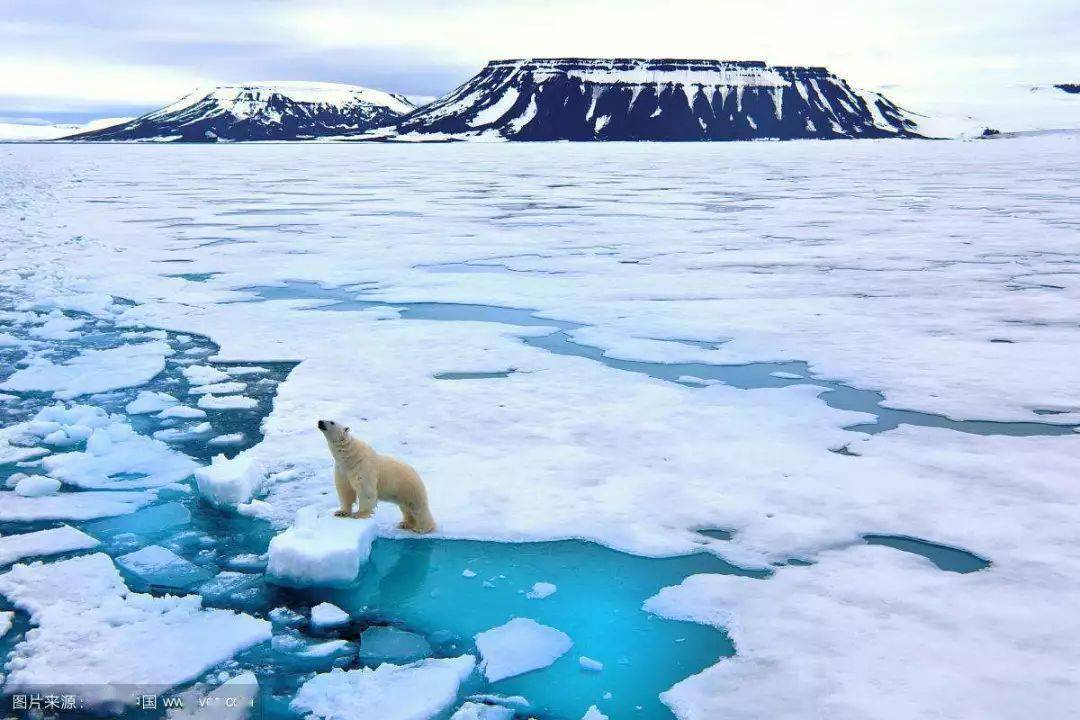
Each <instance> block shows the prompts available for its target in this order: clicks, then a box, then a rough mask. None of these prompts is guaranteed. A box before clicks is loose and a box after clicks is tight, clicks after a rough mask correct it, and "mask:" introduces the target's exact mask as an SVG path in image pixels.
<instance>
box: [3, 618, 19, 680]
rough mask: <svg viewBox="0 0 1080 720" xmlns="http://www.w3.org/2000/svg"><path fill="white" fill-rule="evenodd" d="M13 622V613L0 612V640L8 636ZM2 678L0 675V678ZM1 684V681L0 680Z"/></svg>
mask: <svg viewBox="0 0 1080 720" xmlns="http://www.w3.org/2000/svg"><path fill="white" fill-rule="evenodd" d="M14 621H15V613H13V612H11V611H10V610H9V611H5V612H0V638H2V637H4V636H5V635H7V634H8V630H10V629H11V626H12V624H13V623H14ZM2 677H3V676H2V675H0V678H2ZM0 682H2V680H0Z"/></svg>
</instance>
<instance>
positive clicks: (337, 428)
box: [315, 420, 349, 442]
mask: <svg viewBox="0 0 1080 720" xmlns="http://www.w3.org/2000/svg"><path fill="white" fill-rule="evenodd" d="M315 427H317V428H319V432H321V433H322V434H323V435H325V436H326V439H327V440H328V441H331V442H332V441H340V440H342V439H343V438H344V437H345V436H346V435H348V434H349V428H347V427H345V426H344V425H342V424H341V423H336V422H334V421H333V420H319V421H318V422H317V423H315Z"/></svg>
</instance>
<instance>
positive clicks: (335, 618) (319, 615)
mask: <svg viewBox="0 0 1080 720" xmlns="http://www.w3.org/2000/svg"><path fill="white" fill-rule="evenodd" d="M348 622H349V613H347V612H345V611H344V610H342V609H341V608H339V607H338V606H337V605H334V604H332V603H328V602H323V603H319V604H318V605H316V606H315V607H313V608H311V627H313V628H316V629H318V630H330V629H332V628H336V627H341V626H342V625H346V624H348Z"/></svg>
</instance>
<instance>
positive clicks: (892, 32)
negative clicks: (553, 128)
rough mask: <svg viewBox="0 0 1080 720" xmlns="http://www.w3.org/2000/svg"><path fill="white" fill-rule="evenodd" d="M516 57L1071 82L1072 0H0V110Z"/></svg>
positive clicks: (393, 81) (919, 78)
mask: <svg viewBox="0 0 1080 720" xmlns="http://www.w3.org/2000/svg"><path fill="white" fill-rule="evenodd" d="M523 56H545V57H550V56H578V57H582V56H584V57H608V56H624V57H626V56H629V57H695V58H696V57H702V58H720V59H758V60H765V61H767V62H770V63H776V64H808V65H826V66H828V67H829V68H830V69H831V70H833V71H834V72H836V73H838V74H840V75H842V76H844V77H846V78H847V79H848V80H850V81H851V82H853V83H855V84H857V85H861V86H866V87H888V86H895V85H905V86H910V85H917V86H921V87H926V88H933V87H940V86H949V85H955V84H964V83H980V84H985V83H1013V84H1016V83H1047V82H1067V81H1069V82H1080V0H1008V1H1005V0H963V1H961V0H903V1H902V0H863V1H862V2H845V1H842V0H824V1H821V0H819V1H818V2H808V1H806V0H756V2H748V1H747V0H739V1H738V2H727V1H726V0H703V1H701V2H679V0H668V1H666V2H635V0H618V1H608V0H567V1H563V0H549V1H547V2H531V1H530V2H526V1H523V0H501V1H499V2H490V1H488V0H475V1H472V2H469V1H462V2H443V1H440V0H406V1H403V2H383V1H382V0H374V1H370V2H341V1H339V2H332V1H324V0H312V1H310V2H294V1H290V0H191V1H187V0H170V1H168V2H146V1H144V0H124V1H123V2H120V1H116V2H113V1H112V0H96V1H91V0H0V121H2V120H5V119H8V120H10V119H21V120H30V119H33V118H40V119H49V120H84V119H88V118H91V117H101V116H114V115H131V114H138V113H141V112H144V111H146V110H148V109H151V108H154V107H157V106H159V105H162V104H164V103H167V102H170V101H172V100H175V99H176V98H178V97H180V96H181V95H184V94H186V93H187V92H190V91H191V90H192V89H194V88H195V87H199V86H204V85H214V84H219V83H223V82H237V81H245V80H322V81H333V82H347V83H355V84H358V85H366V86H369V87H375V88H379V89H383V90H390V91H395V92H400V93H404V94H406V95H411V96H434V95H440V94H442V93H445V92H447V91H449V90H451V89H452V88H454V87H455V86H457V85H459V84H460V83H462V82H464V81H465V80H466V79H468V77H469V76H471V75H472V74H473V73H475V72H476V71H477V70H478V69H479V68H480V67H481V66H482V65H483V64H484V63H485V62H486V61H487V60H489V59H492V58H507V57H523Z"/></svg>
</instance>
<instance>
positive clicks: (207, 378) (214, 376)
mask: <svg viewBox="0 0 1080 720" xmlns="http://www.w3.org/2000/svg"><path fill="white" fill-rule="evenodd" d="M181 372H182V373H184V377H185V378H187V381H188V382H189V383H190V384H191V385H210V384H212V383H218V382H223V381H226V380H228V379H229V374H228V373H224V372H222V371H221V370H218V369H217V368H214V367H210V366H209V365H189V366H187V367H186V368H184V369H183V370H181Z"/></svg>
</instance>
